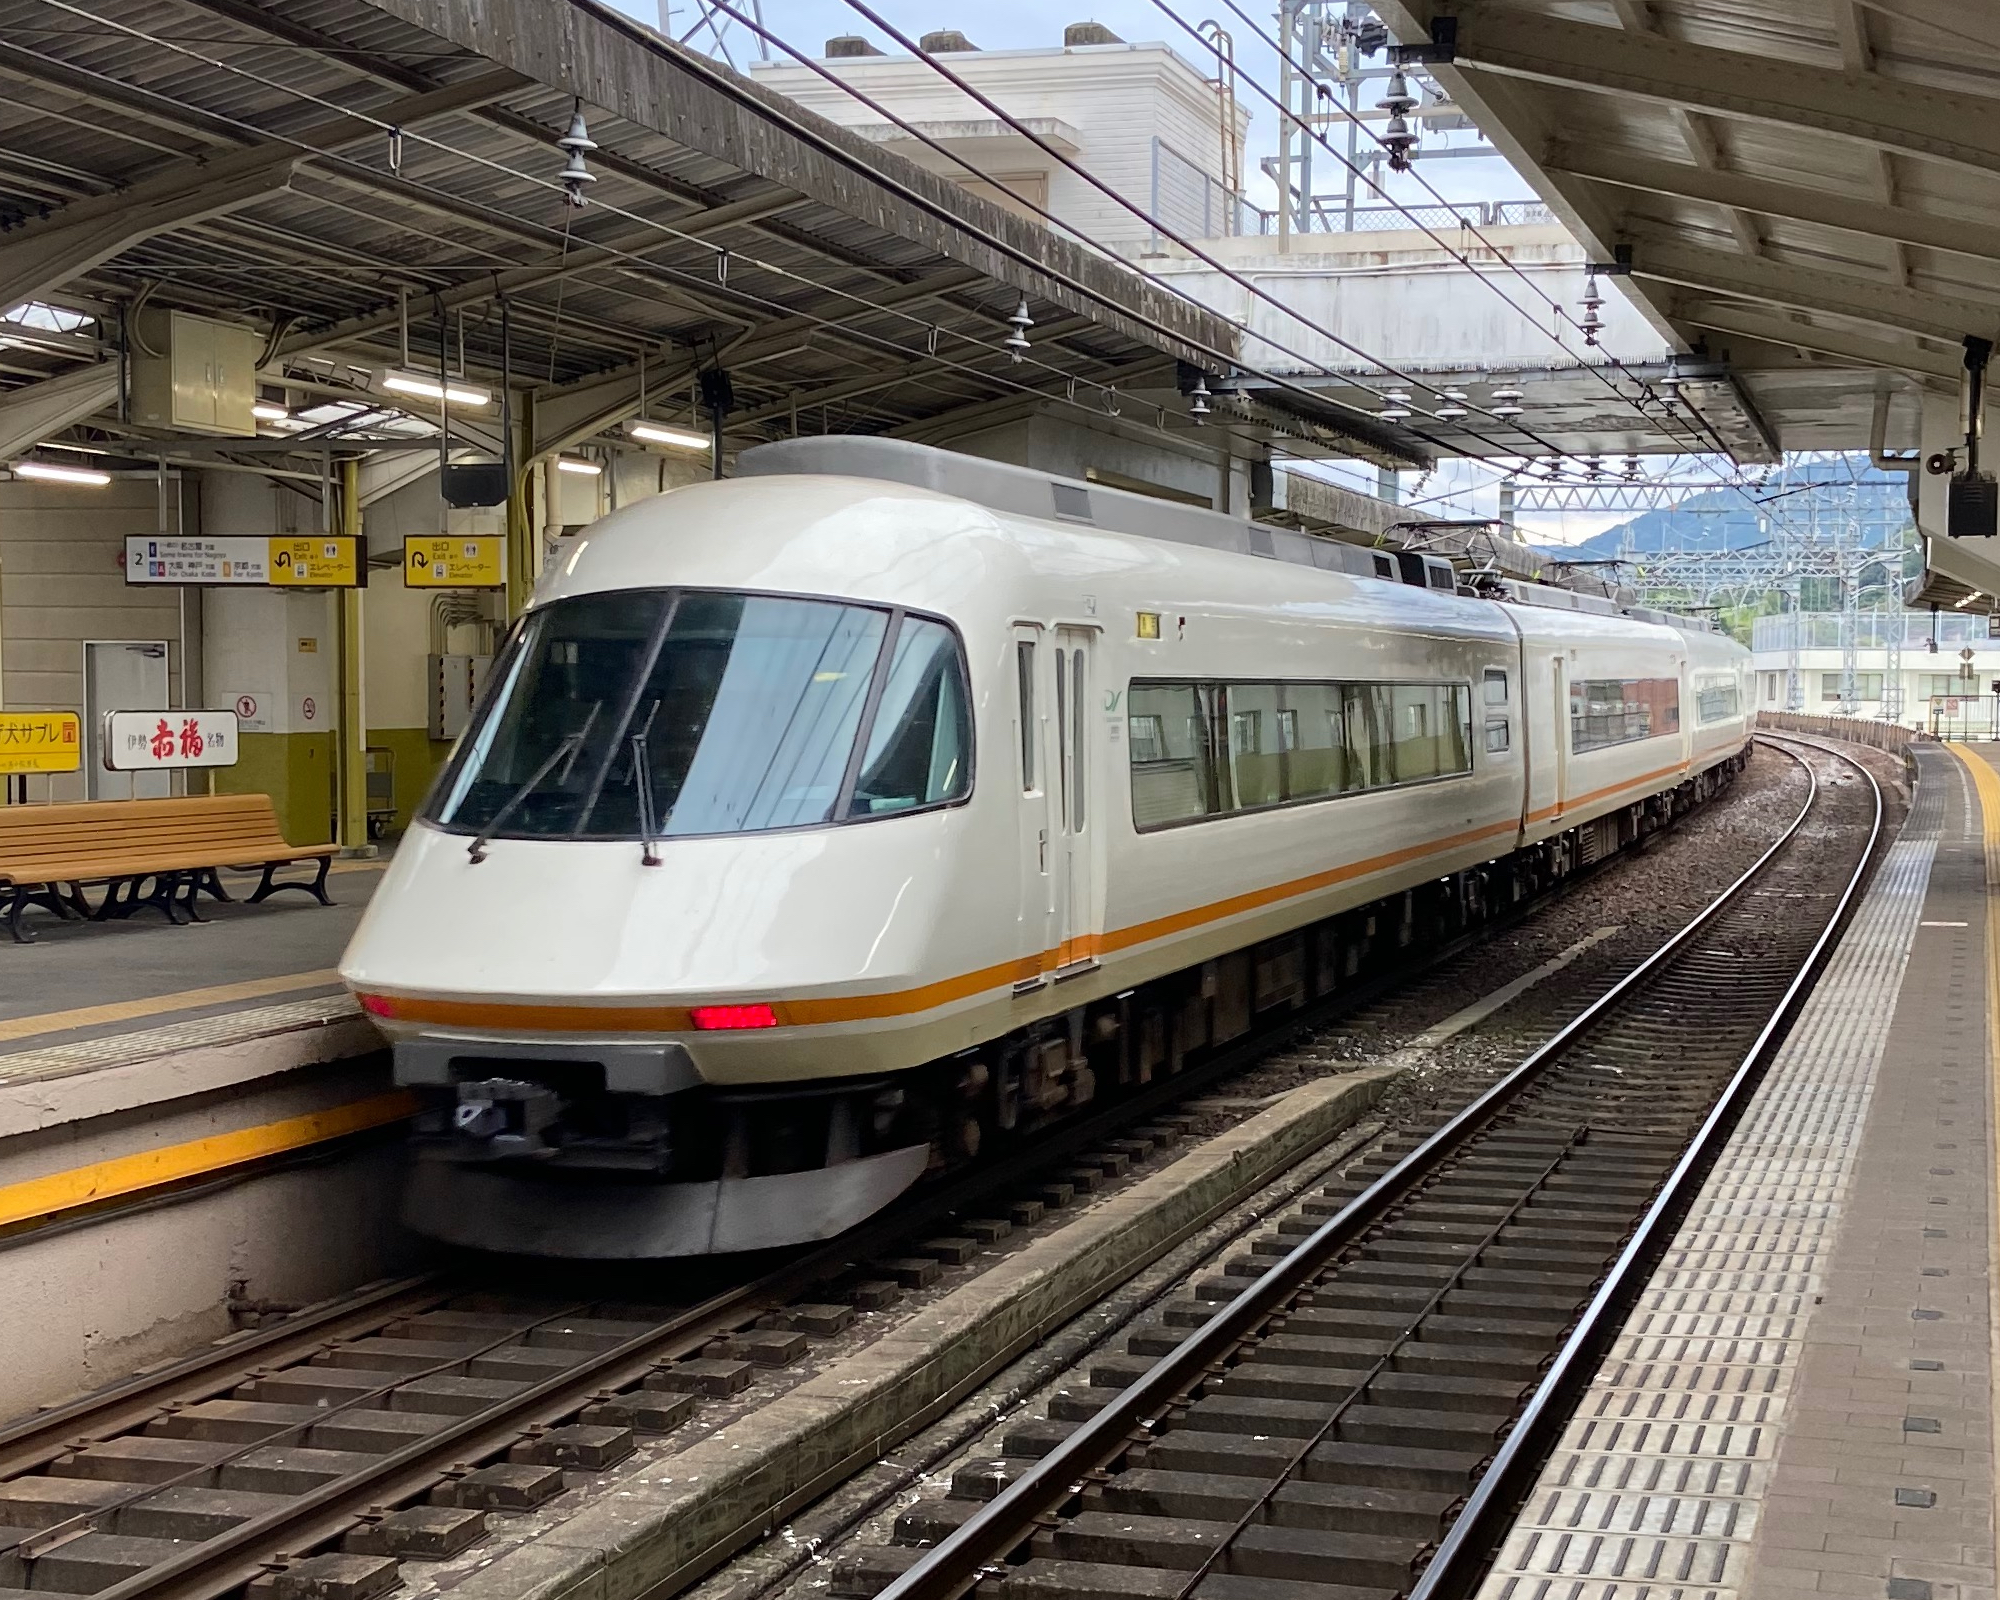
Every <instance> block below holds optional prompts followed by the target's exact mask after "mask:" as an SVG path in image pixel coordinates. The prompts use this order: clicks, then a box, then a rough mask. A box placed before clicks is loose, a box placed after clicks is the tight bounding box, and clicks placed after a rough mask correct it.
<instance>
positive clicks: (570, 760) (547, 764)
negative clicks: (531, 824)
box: [466, 700, 604, 865]
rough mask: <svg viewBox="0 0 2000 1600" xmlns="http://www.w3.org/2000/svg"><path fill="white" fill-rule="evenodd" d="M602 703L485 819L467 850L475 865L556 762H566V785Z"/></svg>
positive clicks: (483, 856) (564, 777)
mask: <svg viewBox="0 0 2000 1600" xmlns="http://www.w3.org/2000/svg"><path fill="white" fill-rule="evenodd" d="M603 704H604V702H603V701H602V700H599V701H598V702H597V703H596V704H595V705H593V706H592V707H591V708H590V715H589V716H587V717H585V718H584V719H583V726H582V727H581V728H578V729H577V730H576V732H575V733H566V734H564V735H563V736H562V740H561V742H559V743H558V744H557V745H556V747H555V749H553V750H551V751H550V752H549V755H548V759H547V760H546V761H544V762H543V763H542V764H541V765H540V766H539V767H537V768H535V770H534V773H533V774H532V775H531V776H530V777H529V779H528V781H527V782H526V783H524V784H522V785H521V787H520V788H518V789H516V790H515V791H514V792H513V793H512V794H511V795H509V796H508V797H507V803H506V804H505V805H503V806H502V807H501V808H500V809H499V810H498V811H496V812H494V813H493V815H492V816H490V817H488V818H487V819H486V826H485V827H483V828H481V829H480V830H479V835H478V837H477V838H475V839H474V840H473V841H472V846H471V848H470V849H468V850H467V851H466V854H467V855H468V856H470V857H471V858H472V860H473V863H474V865H477V864H478V863H479V862H481V861H484V860H485V859H486V846H487V843H488V842H489V841H490V840H491V839H492V837H493V835H494V834H496V833H498V832H499V831H500V825H501V824H502V823H503V822H505V821H506V820H507V819H508V818H509V817H511V816H512V815H513V814H514V811H515V808H516V807H517V806H519V805H520V804H521V802H522V801H523V800H525V799H527V798H528V796H529V795H531V794H533V793H534V792H535V791H536V790H537V789H539V788H540V787H541V784H542V780H543V779H544V778H546V777H547V776H548V775H549V774H550V773H551V772H553V771H554V770H555V767H556V763H557V762H559V761H560V762H562V763H563V770H562V775H563V779H564V781H565V782H567V781H568V778H569V774H570V769H571V768H572V767H574V766H575V765H576V757H577V752H578V751H580V750H581V749H582V748H583V741H584V740H585V739H587V738H589V737H590V729H591V725H592V724H593V723H595V722H596V721H597V713H598V711H599V709H600V708H601V707H602V706H603Z"/></svg>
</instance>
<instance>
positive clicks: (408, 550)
mask: <svg viewBox="0 0 2000 1600" xmlns="http://www.w3.org/2000/svg"><path fill="white" fill-rule="evenodd" d="M403 583H404V586H405V587H407V588H411V589H503V588H505V587H506V585H507V539H506V536H505V535H504V534H498V533H459V534H450V535H441V534H439V535H433V534H426V535H423V536H420V537H411V538H406V539H404V540H403Z"/></svg>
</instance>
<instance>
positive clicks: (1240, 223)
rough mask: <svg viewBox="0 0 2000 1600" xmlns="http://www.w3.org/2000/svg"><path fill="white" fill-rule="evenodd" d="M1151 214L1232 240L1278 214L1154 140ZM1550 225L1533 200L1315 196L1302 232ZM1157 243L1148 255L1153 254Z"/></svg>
mask: <svg viewBox="0 0 2000 1600" xmlns="http://www.w3.org/2000/svg"><path fill="white" fill-rule="evenodd" d="M1151 209H1152V214H1153V215H1154V216H1155V217H1157V218H1159V220H1160V223H1161V225H1162V226H1163V227H1165V228H1166V229H1167V230H1168V231H1169V232H1171V233H1173V234H1175V235H1176V236H1178V237H1179V238H1183V239H1221V238H1227V237H1231V236H1234V235H1238V234H1273V233H1276V232H1277V231H1278V213H1277V212H1276V211H1265V210H1263V209H1262V208H1261V207H1258V206H1254V205H1252V204H1251V203H1250V202H1249V201H1248V200H1247V199H1245V198H1244V197H1243V196H1242V195H1240V194H1238V193H1236V192H1235V191H1234V190H1232V189H1230V188H1228V187H1226V186H1225V185H1224V184H1222V183H1221V182H1219V181H1218V180H1217V179H1216V178H1215V177H1214V176H1213V174H1211V173H1210V172H1209V171H1208V169H1207V168H1206V167H1204V166H1203V165H1202V164H1201V163H1200V162H1198V161H1195V160H1193V159H1191V158H1190V157H1188V156H1184V155H1182V154H1181V153H1180V151H1178V150H1176V149H1175V148H1174V147H1173V146H1172V145H1170V144H1168V143H1167V142H1166V141H1165V140H1164V139H1161V138H1159V137H1158V136H1157V135H1156V136H1155V137H1154V139H1153V170H1152V207H1151ZM1553 221H1555V213H1554V212H1552V211H1550V210H1549V208H1548V207H1547V206H1545V205H1543V204H1542V203H1541V202H1540V201H1539V200H1481V201H1472V202H1469V203H1467V204H1465V205H1443V206H1411V207H1409V208H1408V209H1404V208H1403V207H1400V206H1354V207H1352V208H1350V207H1348V206H1347V205H1345V204H1344V203H1343V202H1342V201H1341V200H1340V199H1339V197H1337V196H1330V195H1315V196H1314V197H1313V201H1312V206H1311V208H1310V211H1309V213H1308V216H1307V223H1308V226H1307V227H1305V228H1303V229H1300V230H1299V231H1300V232H1302V233H1350V232H1352V233H1365V232H1369V231H1372V230H1375V229H1387V228H1416V227H1424V228H1430V229H1433V230H1436V231H1439V232H1442V231H1444V230H1446V229H1449V228H1457V227H1461V226H1471V227H1476V228H1501V227H1520V226H1524V225H1530V224H1536V223H1549V222H1553ZM1159 244H1160V241H1159V240H1158V239H1157V238H1155V240H1154V241H1153V248H1154V249H1156V250H1157V249H1158V248H1159Z"/></svg>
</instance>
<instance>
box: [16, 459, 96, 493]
mask: <svg viewBox="0 0 2000 1600" xmlns="http://www.w3.org/2000/svg"><path fill="white" fill-rule="evenodd" d="M14 476H15V477H17V478H41V479H45V480H46V481H48V482H49V483H87V484H89V485H90V486H91V487H92V488H93V489H101V488H103V487H104V486H105V485H106V484H107V483H109V482H110V481H111V474H110V473H108V472H98V471H95V470H93V469H92V468H90V467H59V466H56V465H55V464H54V463H53V462H48V461H17V462H15V463H14Z"/></svg>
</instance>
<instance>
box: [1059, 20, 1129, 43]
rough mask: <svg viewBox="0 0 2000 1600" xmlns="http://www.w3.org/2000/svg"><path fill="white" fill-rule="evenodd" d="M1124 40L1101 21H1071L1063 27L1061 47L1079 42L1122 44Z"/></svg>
mask: <svg viewBox="0 0 2000 1600" xmlns="http://www.w3.org/2000/svg"><path fill="white" fill-rule="evenodd" d="M1124 42H1125V41H1124V40H1123V39H1121V38H1119V37H1118V35H1117V34H1115V33H1113V32H1112V31H1111V30H1110V29H1109V28H1107V27H1105V25H1104V24H1103V23H1101V22H1072V23H1071V24H1070V25H1069V26H1068V27H1067V28H1065V29H1063V48H1064V49H1065V50H1069V49H1073V48H1075V47H1076V46H1077V45H1080V44H1123V43H1124Z"/></svg>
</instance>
